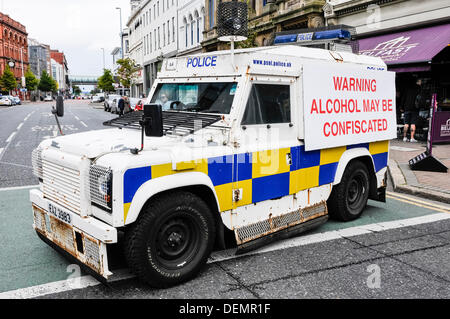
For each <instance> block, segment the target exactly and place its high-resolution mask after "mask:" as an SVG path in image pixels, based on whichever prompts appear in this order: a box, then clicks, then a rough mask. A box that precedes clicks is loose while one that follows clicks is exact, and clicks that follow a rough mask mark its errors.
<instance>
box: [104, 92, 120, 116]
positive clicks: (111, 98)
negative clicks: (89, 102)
mask: <svg viewBox="0 0 450 319" xmlns="http://www.w3.org/2000/svg"><path fill="white" fill-rule="evenodd" d="M119 98H120V95H117V94H110V95H109V96H108V97H107V98H106V99H105V103H104V106H105V111H108V112H111V106H112V103H113V101H114V99H119Z"/></svg>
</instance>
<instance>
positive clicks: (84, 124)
mask: <svg viewBox="0 0 450 319" xmlns="http://www.w3.org/2000/svg"><path fill="white" fill-rule="evenodd" d="M80 123H81V124H83V126H84V127H88V126H87V125H86V123H84V122H83V121H80Z"/></svg>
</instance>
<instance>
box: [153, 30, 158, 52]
mask: <svg viewBox="0 0 450 319" xmlns="http://www.w3.org/2000/svg"><path fill="white" fill-rule="evenodd" d="M153 36H154V37H155V50H157V49H158V46H157V45H156V29H153Z"/></svg>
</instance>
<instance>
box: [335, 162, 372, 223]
mask: <svg viewBox="0 0 450 319" xmlns="http://www.w3.org/2000/svg"><path fill="white" fill-rule="evenodd" d="M368 198H369V172H368V170H367V167H366V165H364V163H362V162H360V161H354V162H351V163H350V164H349V165H347V168H346V169H345V172H344V175H343V176H342V180H341V183H340V184H338V185H336V186H334V187H333V191H332V192H331V196H330V198H329V199H328V211H329V214H330V217H331V218H333V219H337V220H341V221H351V220H355V219H357V218H359V217H360V216H361V214H362V212H363V210H364V208H365V207H366V205H367V200H368Z"/></svg>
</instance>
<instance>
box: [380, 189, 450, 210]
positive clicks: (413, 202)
mask: <svg viewBox="0 0 450 319" xmlns="http://www.w3.org/2000/svg"><path fill="white" fill-rule="evenodd" d="M386 197H387V198H390V199H395V200H398V201H400V202H403V203H407V204H411V205H415V206H419V207H423V208H427V209H431V210H435V211H438V212H441V213H447V214H450V206H447V207H446V206H442V205H438V204H434V203H430V202H426V201H423V200H420V199H417V198H413V197H409V196H405V195H400V194H398V193H392V192H386Z"/></svg>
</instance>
